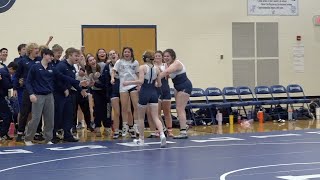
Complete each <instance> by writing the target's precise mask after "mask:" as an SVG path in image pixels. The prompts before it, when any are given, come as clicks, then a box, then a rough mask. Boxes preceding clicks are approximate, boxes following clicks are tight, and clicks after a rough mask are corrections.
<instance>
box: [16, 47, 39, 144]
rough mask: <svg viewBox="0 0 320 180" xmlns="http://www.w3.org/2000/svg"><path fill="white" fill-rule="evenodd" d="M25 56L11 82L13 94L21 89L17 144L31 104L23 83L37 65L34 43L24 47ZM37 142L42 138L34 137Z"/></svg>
mask: <svg viewBox="0 0 320 180" xmlns="http://www.w3.org/2000/svg"><path fill="white" fill-rule="evenodd" d="M26 49H27V55H26V56H25V57H24V58H22V59H21V60H20V61H19V63H18V69H17V71H16V73H15V79H14V81H13V94H14V95H15V94H18V93H17V90H18V89H19V88H22V89H23V95H22V103H21V108H20V117H19V123H18V136H17V138H16V141H17V142H22V137H23V135H24V131H25V127H26V124H27V121H28V117H29V114H30V112H31V102H30V98H29V94H28V92H27V91H25V81H26V79H27V76H28V73H29V69H30V68H31V67H32V66H33V65H34V64H37V63H40V61H39V60H38V59H39V58H38V54H39V46H38V45H37V44H36V43H30V44H28V45H27V47H26ZM36 137H37V138H36V139H37V140H43V138H42V136H40V135H39V136H36Z"/></svg>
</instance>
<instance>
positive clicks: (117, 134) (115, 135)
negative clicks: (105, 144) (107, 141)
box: [113, 131, 119, 139]
mask: <svg viewBox="0 0 320 180" xmlns="http://www.w3.org/2000/svg"><path fill="white" fill-rule="evenodd" d="M118 138H119V131H116V132H114V133H113V139H118Z"/></svg>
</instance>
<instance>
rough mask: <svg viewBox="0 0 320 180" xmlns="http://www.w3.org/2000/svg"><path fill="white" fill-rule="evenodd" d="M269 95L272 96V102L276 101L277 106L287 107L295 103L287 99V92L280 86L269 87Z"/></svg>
mask: <svg viewBox="0 0 320 180" xmlns="http://www.w3.org/2000/svg"><path fill="white" fill-rule="evenodd" d="M271 94H272V97H273V100H278V101H279V104H286V105H289V104H292V103H294V102H295V101H294V100H293V99H290V98H289V97H288V93H287V90H286V88H285V87H284V86H282V85H273V86H271Z"/></svg>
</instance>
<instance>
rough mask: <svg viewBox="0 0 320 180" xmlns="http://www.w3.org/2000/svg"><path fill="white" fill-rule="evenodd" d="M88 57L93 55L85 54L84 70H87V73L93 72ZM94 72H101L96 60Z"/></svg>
mask: <svg viewBox="0 0 320 180" xmlns="http://www.w3.org/2000/svg"><path fill="white" fill-rule="evenodd" d="M90 57H93V58H94V56H87V58H86V71H87V74H91V73H93V70H92V67H91V66H90V65H89V58H90ZM96 72H99V73H100V72H101V67H100V65H99V64H98V63H97V62H96Z"/></svg>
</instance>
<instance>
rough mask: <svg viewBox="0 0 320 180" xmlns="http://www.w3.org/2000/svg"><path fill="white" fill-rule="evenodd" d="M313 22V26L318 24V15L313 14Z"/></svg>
mask: <svg viewBox="0 0 320 180" xmlns="http://www.w3.org/2000/svg"><path fill="white" fill-rule="evenodd" d="M313 24H314V25H315V26H320V15H317V16H313Z"/></svg>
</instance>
